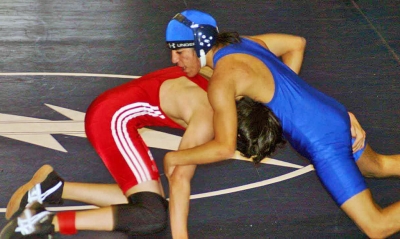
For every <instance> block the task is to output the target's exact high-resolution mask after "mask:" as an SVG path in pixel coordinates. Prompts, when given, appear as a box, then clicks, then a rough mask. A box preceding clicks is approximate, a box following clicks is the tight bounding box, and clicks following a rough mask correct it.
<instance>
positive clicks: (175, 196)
mask: <svg viewBox="0 0 400 239" xmlns="http://www.w3.org/2000/svg"><path fill="white" fill-rule="evenodd" d="M169 196H170V197H169V213H170V221H171V232H172V238H174V239H178V238H179V239H184V238H188V231H187V219H188V215H189V197H190V182H185V181H184V180H181V181H180V180H171V181H170V184H169Z"/></svg>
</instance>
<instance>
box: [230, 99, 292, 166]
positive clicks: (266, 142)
mask: <svg viewBox="0 0 400 239" xmlns="http://www.w3.org/2000/svg"><path fill="white" fill-rule="evenodd" d="M236 108H237V115H238V138H237V150H238V151H239V152H240V153H241V154H242V155H243V156H245V157H247V158H252V160H253V161H254V162H255V163H259V162H260V161H261V160H262V159H264V158H265V157H267V156H270V155H271V154H272V153H273V152H275V149H276V148H277V147H282V146H283V145H284V144H285V143H286V141H285V139H284V137H283V132H282V126H281V123H280V121H279V119H278V118H277V117H276V116H275V114H274V112H272V110H271V109H270V108H269V107H267V106H266V105H264V104H262V103H260V102H257V101H254V100H252V99H251V98H249V97H243V98H241V99H240V100H238V101H236Z"/></svg>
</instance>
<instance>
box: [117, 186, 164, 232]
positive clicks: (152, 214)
mask: <svg viewBox="0 0 400 239" xmlns="http://www.w3.org/2000/svg"><path fill="white" fill-rule="evenodd" d="M128 201H129V203H128V204H122V205H116V206H114V208H115V209H114V210H115V227H114V228H115V230H116V231H124V232H127V233H129V234H130V235H146V234H153V233H156V232H159V231H162V230H164V229H165V228H166V227H167V225H168V201H167V200H166V199H165V198H163V197H162V196H160V195H159V194H156V193H153V192H139V193H135V194H132V195H131V196H129V197H128Z"/></svg>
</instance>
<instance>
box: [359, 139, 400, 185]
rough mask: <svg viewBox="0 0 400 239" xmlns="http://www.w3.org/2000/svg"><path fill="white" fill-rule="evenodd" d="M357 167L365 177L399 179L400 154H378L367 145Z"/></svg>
mask: <svg viewBox="0 0 400 239" xmlns="http://www.w3.org/2000/svg"><path fill="white" fill-rule="evenodd" d="M357 166H358V168H359V169H360V171H361V173H362V174H363V175H364V176H366V177H379V178H383V177H400V154H396V155H383V154H378V153H377V152H375V151H374V150H373V149H372V148H371V147H370V146H369V145H368V144H367V146H366V148H365V150H364V152H363V153H362V155H361V157H360V158H359V159H358V160H357Z"/></svg>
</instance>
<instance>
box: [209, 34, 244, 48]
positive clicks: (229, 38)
mask: <svg viewBox="0 0 400 239" xmlns="http://www.w3.org/2000/svg"><path fill="white" fill-rule="evenodd" d="M240 42H241V40H240V36H239V33H237V32H221V33H218V36H217V40H216V42H215V46H216V47H223V46H227V45H230V44H235V43H240Z"/></svg>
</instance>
